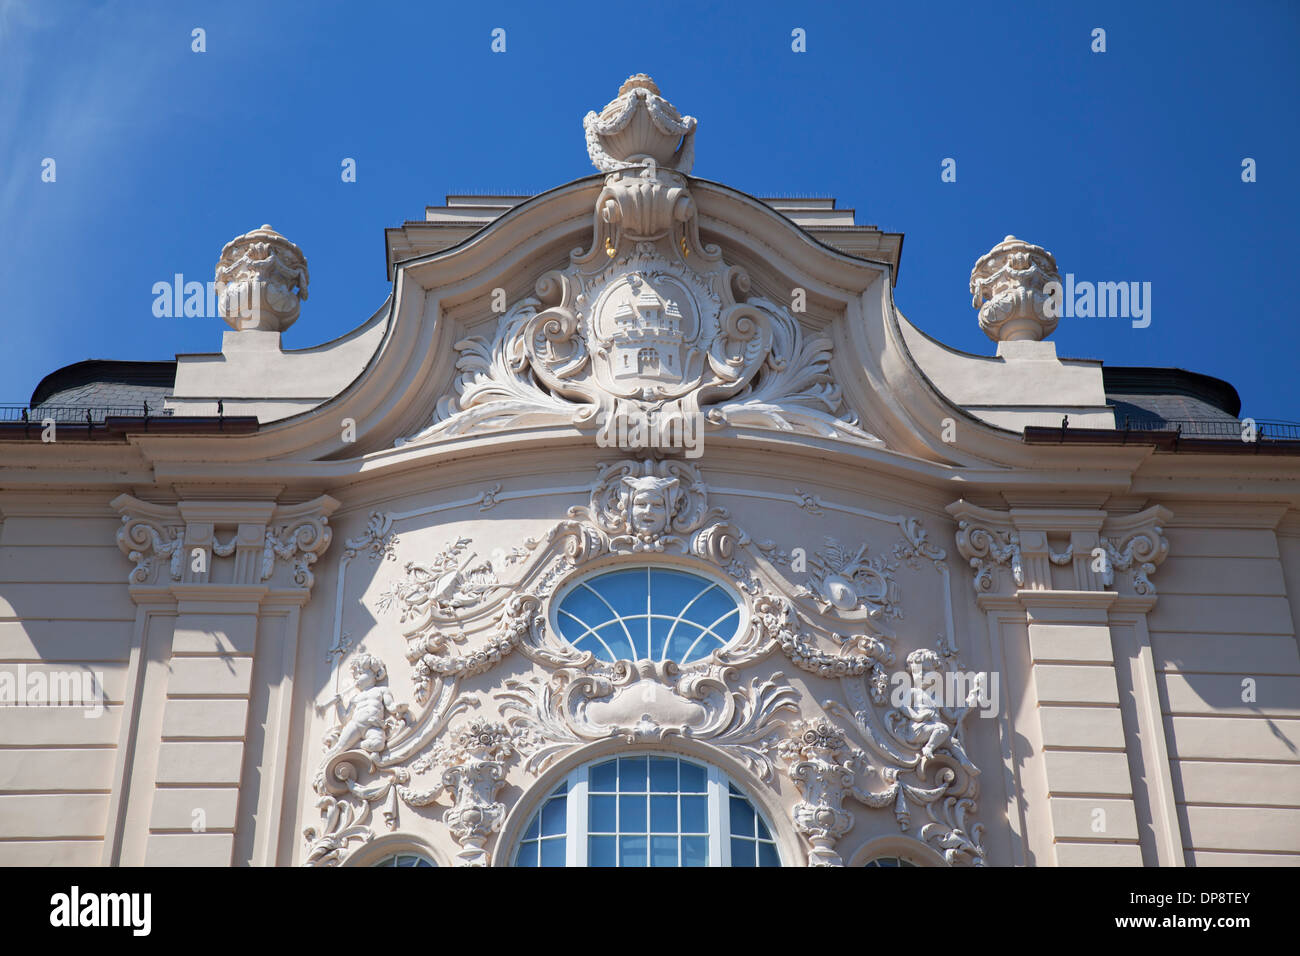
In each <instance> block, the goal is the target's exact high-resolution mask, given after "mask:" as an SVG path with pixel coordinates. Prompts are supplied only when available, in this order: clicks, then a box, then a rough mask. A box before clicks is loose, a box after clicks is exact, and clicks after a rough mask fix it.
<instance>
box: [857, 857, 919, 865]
mask: <svg viewBox="0 0 1300 956" xmlns="http://www.w3.org/2000/svg"><path fill="white" fill-rule="evenodd" d="M862 865H863V866H882V867H883V866H916V864H915V863H913V862H912V861H911V860H907V859H904V858H903V857H901V856H876V857H872V858H871V859H870V860H868V861H867V862H866V863H863V864H862Z"/></svg>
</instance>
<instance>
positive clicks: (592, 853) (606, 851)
mask: <svg viewBox="0 0 1300 956" xmlns="http://www.w3.org/2000/svg"><path fill="white" fill-rule="evenodd" d="M587 865H588V866H617V865H618V838H617V837H612V836H594V837H591V838H590V839H589V840H588V841H587Z"/></svg>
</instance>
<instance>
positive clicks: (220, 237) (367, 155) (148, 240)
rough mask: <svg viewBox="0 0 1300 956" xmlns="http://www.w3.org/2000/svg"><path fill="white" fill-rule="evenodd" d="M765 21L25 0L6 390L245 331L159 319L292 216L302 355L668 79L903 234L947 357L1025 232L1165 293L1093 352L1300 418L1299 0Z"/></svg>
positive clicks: (426, 5) (627, 11)
mask: <svg viewBox="0 0 1300 956" xmlns="http://www.w3.org/2000/svg"><path fill="white" fill-rule="evenodd" d="M740 9H742V7H741V5H739V4H723V3H715V4H710V3H704V2H689V3H652V4H619V5H614V4H569V3H563V2H555V3H550V2H548V3H538V2H528V3H520V4H514V5H512V4H494V3H472V4H470V3H439V2H412V3H400V2H398V3H382V4H381V3H362V2H359V0H351V2H331V0H322V2H311V3H307V2H302V3H290V2H268V0H260V2H250V0H233V2H232V0H225V2H221V3H197V2H185V0H163V2H155V0H140V2H107V0H105V2H93V0H85V2H74V0H0V130H2V131H3V133H2V134H0V288H3V290H4V302H5V306H6V314H5V315H4V317H3V324H2V325H0V386H2V387H0V403H3V402H14V403H21V402H25V401H26V400H27V398H28V396H29V395H30V394H31V391H32V389H33V387H34V386H35V385H36V383H37V382H38V381H39V380H40V379H41V377H42V376H44V375H45V374H46V373H47V372H50V371H52V370H54V369H56V368H58V367H60V366H63V365H67V364H70V363H72V362H76V361H80V360H82V359H86V358H115V359H164V358H171V357H172V356H173V355H174V354H175V353H177V352H203V351H218V350H219V349H220V343H221V333H222V331H223V330H224V329H225V325H224V324H223V323H222V322H221V321H220V320H219V319H216V318H202V319H200V318H155V317H154V315H153V313H152V305H153V298H154V297H153V293H152V291H151V290H152V287H153V284H154V283H155V282H158V281H170V279H171V277H172V275H173V274H174V273H178V272H179V273H183V274H184V275H185V276H186V278H187V279H196V280H199V281H203V282H206V281H208V280H210V279H211V278H212V275H213V267H214V265H215V263H216V260H217V256H218V255H219V253H220V251H221V247H222V246H223V245H224V244H225V243H226V242H227V241H229V240H230V239H231V238H233V237H234V236H236V235H239V234H240V233H243V232H246V231H248V230H250V229H253V228H256V227H257V226H259V225H261V224H262V223H271V224H272V225H273V226H275V228H277V229H278V230H279V231H280V232H282V233H284V234H285V235H286V236H288V237H289V238H290V239H292V240H294V241H295V242H297V243H298V244H299V245H300V246H301V247H302V248H303V251H304V252H305V254H306V255H307V257H308V262H309V266H310V269H311V287H310V299H309V301H308V302H307V303H305V304H304V306H303V310H302V317H301V318H300V319H299V320H298V323H297V324H296V325H295V326H294V327H293V328H292V329H290V330H289V331H288V332H287V333H286V334H285V344H286V347H292V348H300V347H305V346H310V345H314V344H317V343H319V342H324V341H327V340H329V339H331V338H334V337H336V336H338V335H340V334H342V333H344V332H346V331H348V330H349V329H351V328H354V327H355V326H357V325H359V324H360V323H361V322H362V321H364V320H365V319H366V318H367V317H369V316H370V315H371V314H372V313H373V312H374V310H375V309H376V308H377V307H378V306H379V305H380V304H381V303H382V301H383V299H384V298H385V296H386V295H387V293H388V289H389V285H388V282H387V280H386V278H385V269H384V236H383V230H384V228H385V227H386V226H394V225H398V224H400V223H401V222H402V221H403V220H406V219H419V218H422V216H423V210H424V206H425V205H426V204H429V203H434V204H438V203H441V202H442V199H443V196H444V195H445V194H446V193H448V192H492V191H510V192H537V191H541V190H543V189H547V188H550V187H552V186H555V185H559V184H560V183H564V182H568V181H570V180H573V179H576V178H579V177H581V176H585V175H587V174H589V173H591V172H593V170H592V168H591V166H590V164H589V162H588V159H587V156H586V152H585V149H584V144H583V136H582V129H581V120H582V116H583V114H584V113H585V112H586V111H587V110H589V109H599V108H600V107H601V106H603V105H604V104H605V103H606V102H607V101H608V100H609V99H611V98H612V97H613V95H614V94H615V93H616V91H617V88H618V85H619V84H620V83H621V82H622V80H623V79H624V78H625V77H626V76H628V74H630V73H633V72H638V71H644V72H648V73H650V74H651V75H653V76H654V77H655V79H656V81H657V82H658V83H659V85H660V87H661V88H662V90H663V92H664V94H665V95H666V96H667V97H668V98H669V99H670V100H671V101H672V102H674V103H675V104H676V105H677V106H678V107H679V108H680V109H682V111H683V112H687V113H690V114H691V115H693V116H696V117H698V118H699V120H700V129H699V133H698V134H697V154H696V164H695V173H696V174H697V175H699V176H701V177H704V178H707V179H712V180H718V181H721V182H725V183H728V184H729V185H732V186H735V187H737V188H739V189H742V190H745V191H747V192H750V193H754V194H758V195H764V194H791V193H796V194H818V195H834V196H836V197H837V198H838V199H839V200H840V205H841V206H843V207H852V208H854V209H856V210H857V217H858V222H859V223H872V224H875V225H878V226H880V227H881V228H882V229H885V230H888V231H899V232H903V233H905V234H906V237H907V238H906V242H905V243H904V249H903V261H902V269H901V276H900V280H899V283H898V286H897V288H896V290H895V297H896V300H897V303H898V305H899V307H900V309H901V310H902V311H903V313H904V314H905V315H907V316H908V318H909V319H911V320H912V321H913V322H915V323H916V324H917V325H918V326H920V327H921V328H922V329H924V330H925V331H926V332H928V333H930V334H931V335H933V336H935V337H937V338H939V339H940V340H942V341H944V342H946V343H948V344H949V345H952V346H954V347H956V348H960V349H964V350H967V351H971V352H976V353H979V354H991V353H992V349H993V346H992V343H991V342H989V341H988V339H987V338H985V336H984V335H983V333H981V332H980V331H979V329H978V327H977V324H976V313H975V311H974V310H973V309H972V308H971V305H970V295H969V292H968V289H967V283H968V277H969V273H970V268H971V265H972V264H973V263H974V261H975V259H976V258H978V257H979V256H980V255H981V254H982V253H984V252H986V251H987V250H988V249H989V248H990V247H991V246H992V245H994V244H995V243H996V242H998V241H999V240H1000V239H1001V238H1002V237H1003V236H1004V235H1006V234H1008V233H1014V234H1015V235H1017V236H1020V237H1022V238H1026V239H1029V240H1031V241H1034V242H1037V243H1040V244H1042V245H1043V246H1045V247H1046V248H1047V249H1049V250H1050V251H1052V252H1053V253H1054V254H1055V255H1056V257H1057V261H1058V263H1059V265H1060V268H1061V271H1062V273H1065V272H1072V273H1074V275H1075V276H1076V277H1077V278H1078V279H1086V280H1092V281H1142V282H1150V283H1151V284H1152V285H1151V288H1152V302H1151V306H1152V316H1151V317H1152V321H1151V325H1150V326H1149V327H1148V328H1145V329H1135V328H1132V327H1131V324H1130V322H1129V321H1127V320H1125V319H1065V320H1063V321H1062V324H1061V327H1060V328H1059V329H1058V330H1057V332H1056V333H1055V334H1054V336H1053V338H1054V339H1055V341H1056V343H1057V349H1058V352H1059V353H1060V354H1061V355H1062V356H1070V357H1086V358H1101V359H1104V360H1105V361H1106V362H1107V363H1108V364H1112V365H1161V366H1177V367H1182V368H1187V369H1192V370H1195V371H1200V372H1205V373H1207V374H1210V375H1215V376H1219V377H1221V378H1226V379H1227V380H1229V381H1230V382H1232V383H1233V384H1234V385H1235V386H1236V387H1237V389H1238V390H1239V392H1240V393H1241V396H1242V400H1243V414H1249V415H1253V416H1255V417H1257V418H1281V419H1290V420H1300V391H1298V389H1297V386H1296V378H1297V371H1298V366H1300V361H1298V360H1297V356H1298V355H1300V330H1298V328H1297V325H1298V322H1300V316H1297V310H1296V308H1295V306H1294V305H1293V304H1292V303H1291V302H1290V301H1289V296H1288V295H1287V294H1286V293H1285V290H1286V288H1287V287H1288V286H1287V283H1288V282H1289V281H1290V280H1291V277H1292V276H1293V275H1294V274H1295V271H1296V255H1297V251H1298V248H1297V246H1298V243H1297V240H1296V228H1297V227H1296V224H1297V223H1300V184H1298V176H1300V173H1298V171H1297V163H1296V158H1297V155H1300V124H1298V123H1297V121H1296V114H1295V110H1296V106H1295V104H1296V103H1297V102H1298V101H1300V69H1297V58H1298V56H1300V54H1297V50H1298V49H1300V4H1296V3H1294V2H1281V0H1279V2H1266V0H1252V2H1244V3H1235V4H1228V3H1197V2H1183V3H1171V4H1145V3H1144V4H1135V3H1132V2H1120V3H1032V2H1026V3H999V4H967V3H924V4H922V3H890V4H877V3H844V4H835V3H819V2H811V3H762V2H759V3H753V4H747V5H745V6H744V7H743V9H744V11H745V12H744V13H743V15H738V11H739V10H740ZM596 11H601V13H599V14H596V13H595V12H596ZM195 27H201V28H203V29H204V30H205V31H206V44H207V52H205V53H194V52H192V51H191V30H192V29H194V28H195ZM496 27H502V28H504V29H505V30H506V52H505V53H503V54H498V53H493V52H491V50H490V43H491V35H490V34H491V31H492V29H493V28H496ZM796 27H797V28H802V29H803V30H805V31H806V35H807V52H806V53H794V52H792V51H791V39H790V35H791V31H792V30H793V29H794V28H796ZM1097 27H1101V28H1103V29H1105V31H1106V46H1107V50H1106V52H1105V53H1093V52H1092V51H1091V49H1090V47H1091V43H1092V38H1091V31H1092V30H1093V29H1094V28H1097ZM46 157H51V158H53V159H55V161H56V164H57V165H56V175H57V178H56V181H55V182H53V183H46V182H42V181H41V171H42V160H43V159H44V158H46ZM343 157H353V158H355V159H356V161H357V181H356V182H355V183H344V182H342V181H341V178H340V175H339V173H340V162H341V160H342V159H343ZM946 157H952V158H954V159H956V160H957V182H955V183H944V182H941V179H940V164H941V161H942V160H943V159H944V158H946ZM1245 157H1251V158H1253V159H1255V160H1256V163H1257V175H1258V181H1257V182H1254V183H1249V184H1248V183H1243V182H1242V180H1241V163H1242V160H1243V158H1245ZM1279 293H1282V295H1283V301H1282V302H1281V303H1279V302H1278V301H1277V296H1278V294H1279Z"/></svg>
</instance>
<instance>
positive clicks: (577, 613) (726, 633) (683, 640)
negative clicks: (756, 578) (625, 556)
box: [555, 566, 740, 664]
mask: <svg viewBox="0 0 1300 956" xmlns="http://www.w3.org/2000/svg"><path fill="white" fill-rule="evenodd" d="M555 623H556V627H557V630H558V631H559V633H560V635H561V636H562V637H564V639H565V640H566V641H568V642H569V643H570V644H572V645H573V646H574V647H575V648H577V649H578V650H580V651H590V652H591V653H592V654H594V655H595V656H596V658H597V659H598V660H602V661H606V662H608V663H613V662H614V661H621V660H623V661H640V660H652V661H675V662H676V663H678V664H689V663H691V662H692V661H698V660H703V659H704V658H706V657H708V656H709V655H710V654H711V653H713V652H714V651H715V650H717V649H718V648H721V647H724V646H726V645H727V644H729V643H730V642H731V641H732V640H733V639H734V638H735V636H736V633H737V632H738V631H739V630H740V604H739V602H738V601H737V600H736V598H735V597H734V596H733V595H732V593H731V592H730V591H729V590H728V589H727V588H726V587H725V586H724V585H722V584H720V583H718V582H717V581H714V580H712V579H711V578H706V577H701V576H700V575H698V574H692V573H690V572H688V571H682V570H679V569H676V568H665V567H654V566H651V567H638V568H621V569H619V570H615V571H607V572H605V573H604V574H599V575H596V576H595V577H592V578H587V579H586V580H583V581H579V582H578V583H577V584H576V585H574V586H573V587H572V588H571V589H570V590H569V591H568V592H567V593H566V594H564V595H563V596H562V597H561V599H560V601H559V603H558V605H557V608H556V612H555Z"/></svg>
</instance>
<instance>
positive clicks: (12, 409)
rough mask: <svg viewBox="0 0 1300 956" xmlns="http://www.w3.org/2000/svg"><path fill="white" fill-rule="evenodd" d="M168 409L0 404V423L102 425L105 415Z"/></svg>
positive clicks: (151, 414) (163, 414)
mask: <svg viewBox="0 0 1300 956" xmlns="http://www.w3.org/2000/svg"><path fill="white" fill-rule="evenodd" d="M171 414H172V411H171V409H169V408H167V409H160V408H150V407H149V403H148V402H141V403H140V404H139V405H0V422H31V423H33V424H37V425H39V424H40V423H41V422H43V421H45V420H46V419H53V420H54V422H55V423H56V424H59V425H67V424H78V425H85V424H90V425H102V424H103V423H104V419H105V418H141V417H143V418H150V417H155V418H157V417H167V416H170V415H171Z"/></svg>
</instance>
